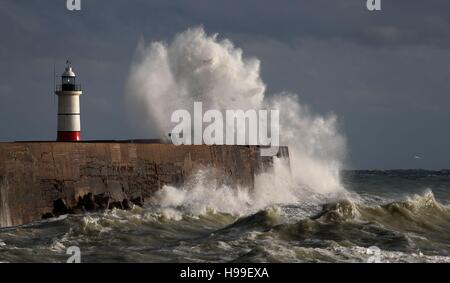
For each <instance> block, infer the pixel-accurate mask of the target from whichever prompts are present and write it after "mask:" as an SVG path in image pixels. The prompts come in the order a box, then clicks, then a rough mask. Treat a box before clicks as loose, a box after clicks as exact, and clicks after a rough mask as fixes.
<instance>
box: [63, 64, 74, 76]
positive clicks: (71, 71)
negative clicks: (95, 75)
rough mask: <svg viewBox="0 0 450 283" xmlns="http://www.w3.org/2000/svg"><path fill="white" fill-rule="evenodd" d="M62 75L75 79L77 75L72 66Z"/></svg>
mask: <svg viewBox="0 0 450 283" xmlns="http://www.w3.org/2000/svg"><path fill="white" fill-rule="evenodd" d="M62 75H63V77H75V73H74V72H73V70H72V67H70V66H67V67H66V69H65V70H64V73H63V74H62Z"/></svg>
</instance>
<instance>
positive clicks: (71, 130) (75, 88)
mask: <svg viewBox="0 0 450 283" xmlns="http://www.w3.org/2000/svg"><path fill="white" fill-rule="evenodd" d="M55 94H56V95H57V96H58V137H57V141H63V142H76V141H80V140H81V123H80V95H81V94H82V91H81V85H79V84H78V85H77V84H76V75H75V73H74V72H73V70H72V67H71V66H70V62H69V61H67V67H66V69H65V70H64V73H63V74H62V76H61V84H57V85H56V90H55Z"/></svg>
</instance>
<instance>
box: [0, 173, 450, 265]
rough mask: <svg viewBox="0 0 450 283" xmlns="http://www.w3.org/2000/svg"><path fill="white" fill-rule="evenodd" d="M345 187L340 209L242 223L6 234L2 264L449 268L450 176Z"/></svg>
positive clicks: (120, 216)
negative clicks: (70, 251) (76, 252)
mask: <svg viewBox="0 0 450 283" xmlns="http://www.w3.org/2000/svg"><path fill="white" fill-rule="evenodd" d="M342 179H343V183H344V185H345V187H346V189H347V190H348V191H349V192H350V194H351V197H348V198H345V199H337V200H336V201H328V202H321V201H317V202H312V201H310V198H308V201H305V202H295V203H281V204H273V205H270V206H268V207H266V208H264V209H258V210H257V211H246V212H245V213H241V214H239V213H229V212H223V211H220V209H212V208H211V209H208V208H207V207H206V208H207V209H204V210H202V211H201V212H198V213H193V210H192V209H188V208H187V207H185V206H183V204H180V205H178V206H173V207H161V206H159V205H148V206H147V207H145V208H140V207H135V208H134V209H132V210H130V211H122V210H112V211H106V212H102V213H93V214H86V215H69V216H67V217H61V218H59V219H53V220H50V221H42V222H38V223H33V224H30V225H26V226H22V227H15V228H5V229H0V262H65V261H66V260H67V258H68V257H69V256H68V255H66V250H67V248H68V247H71V246H78V247H79V248H80V250H81V261H82V262H368V261H381V262H387V261H388V262H450V256H449V254H450V209H449V207H450V171H415V170H408V171H346V172H344V173H343V176H342ZM211 190H212V191H213V193H214V189H213V188H212V189H211ZM273 190H275V191H276V190H277V188H273ZM218 193H219V192H218ZM218 198H219V200H220V196H218ZM223 202H224V203H223V205H224V206H226V205H227V199H226V198H224V199H223ZM230 205H231V204H230ZM374 256H375V257H374Z"/></svg>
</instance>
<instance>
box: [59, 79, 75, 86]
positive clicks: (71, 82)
mask: <svg viewBox="0 0 450 283" xmlns="http://www.w3.org/2000/svg"><path fill="white" fill-rule="evenodd" d="M62 84H63V85H74V84H75V77H62Z"/></svg>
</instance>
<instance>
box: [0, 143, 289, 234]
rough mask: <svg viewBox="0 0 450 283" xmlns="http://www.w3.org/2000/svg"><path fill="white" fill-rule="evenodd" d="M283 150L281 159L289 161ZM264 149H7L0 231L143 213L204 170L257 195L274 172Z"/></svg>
mask: <svg viewBox="0 0 450 283" xmlns="http://www.w3.org/2000/svg"><path fill="white" fill-rule="evenodd" d="M288 155H289V154H288V149H287V148H286V147H282V148H280V152H279V154H278V156H283V157H288ZM272 162H273V158H272V157H262V156H261V155H260V147H257V146H225V145H224V146H207V145H182V146H175V145H172V144H161V143H133V142H86V143H85V142H82V143H57V142H20V143H0V227H8V226H17V225H22V224H26V223H30V222H33V221H36V220H40V219H42V218H49V217H53V216H58V215H61V214H67V213H81V212H85V211H95V210H99V209H111V208H121V209H127V208H129V207H131V206H132V205H133V204H136V205H143V204H144V201H145V200H148V199H150V198H151V197H152V195H153V194H154V193H155V192H156V191H157V190H158V189H160V188H162V187H163V186H164V185H174V186H179V185H182V184H183V183H184V182H185V181H186V180H187V179H188V178H189V176H190V175H191V174H192V173H195V171H196V170H198V169H202V168H210V169H214V170H213V171H214V172H216V173H215V174H217V176H216V180H218V181H219V182H221V183H223V184H226V185H229V186H230V187H237V186H243V187H248V188H253V186H254V178H255V174H258V173H260V172H263V171H264V170H267V169H268V168H270V167H271V166H272Z"/></svg>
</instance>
